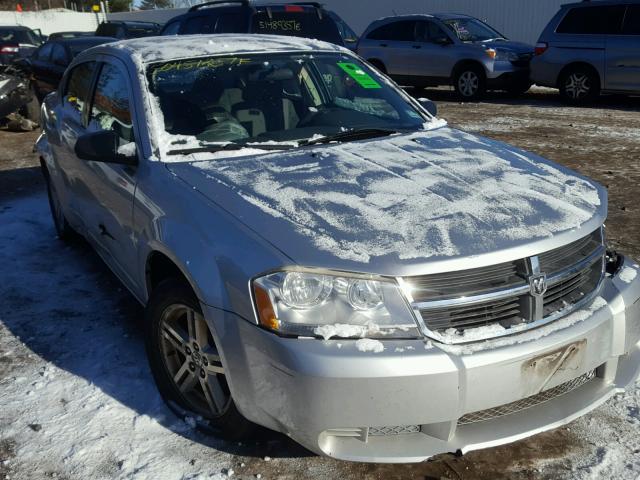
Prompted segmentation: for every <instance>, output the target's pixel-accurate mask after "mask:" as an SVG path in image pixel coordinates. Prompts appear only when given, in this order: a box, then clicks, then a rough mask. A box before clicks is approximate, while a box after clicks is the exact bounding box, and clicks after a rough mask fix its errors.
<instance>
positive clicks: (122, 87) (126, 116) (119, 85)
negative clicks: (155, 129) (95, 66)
mask: <svg viewBox="0 0 640 480" xmlns="http://www.w3.org/2000/svg"><path fill="white" fill-rule="evenodd" d="M89 127H90V128H91V129H92V130H94V131H97V130H113V131H115V132H116V133H117V134H118V137H119V138H120V145H121V146H122V145H125V144H128V143H131V142H133V141H134V138H133V124H132V120H131V110H130V105H129V89H128V86H127V78H126V76H125V74H124V72H123V71H122V70H121V69H120V68H118V67H116V66H115V65H112V64H109V63H105V64H103V65H102V69H101V71H100V75H99V77H98V83H97V85H96V90H95V93H94V95H93V101H92V102H91V116H90V119H89Z"/></svg>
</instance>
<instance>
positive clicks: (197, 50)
mask: <svg viewBox="0 0 640 480" xmlns="http://www.w3.org/2000/svg"><path fill="white" fill-rule="evenodd" d="M106 48H117V49H122V50H125V51H128V52H130V53H131V54H132V56H135V57H138V58H139V59H140V61H142V63H152V62H162V61H171V60H177V59H180V58H192V57H204V56H209V55H219V54H228V53H248V52H252V53H253V52H257V53H260V52H285V51H292V50H294V51H317V50H323V51H339V52H348V50H347V49H345V48H343V47H340V46H338V45H334V44H332V43H327V42H322V41H320V40H313V39H310V38H299V37H286V36H281V35H251V34H241V35H239V34H215V35H175V36H163V37H144V38H136V39H132V40H124V41H121V42H116V43H113V44H110V45H109V46H108V47H106Z"/></svg>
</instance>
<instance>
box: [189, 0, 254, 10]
mask: <svg viewBox="0 0 640 480" xmlns="http://www.w3.org/2000/svg"><path fill="white" fill-rule="evenodd" d="M229 3H237V4H239V5H242V6H243V7H248V6H249V0H212V1H210V2H204V3H200V4H199V5H194V6H193V7H191V8H190V9H189V11H190V12H195V11H196V10H200V9H201V8H206V7H213V6H215V5H223V4H229Z"/></svg>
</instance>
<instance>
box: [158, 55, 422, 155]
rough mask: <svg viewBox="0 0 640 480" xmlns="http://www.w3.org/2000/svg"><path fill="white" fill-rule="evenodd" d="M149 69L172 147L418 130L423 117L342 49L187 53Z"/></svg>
mask: <svg viewBox="0 0 640 480" xmlns="http://www.w3.org/2000/svg"><path fill="white" fill-rule="evenodd" d="M147 75H148V79H149V84H150V90H151V93H152V94H153V95H155V96H156V98H157V99H158V103H159V105H160V109H161V111H162V114H163V116H164V129H165V131H166V133H168V134H169V139H168V142H163V143H168V144H169V149H171V148H175V147H172V145H181V144H182V145H184V144H185V143H188V144H189V146H193V145H194V142H195V145H197V144H198V142H200V143H201V144H202V143H209V142H216V143H218V142H220V143H228V142H233V143H237V144H246V143H264V142H272V143H273V142H295V143H296V144H297V143H298V142H302V141H305V140H309V139H312V138H313V137H315V138H318V137H319V136H331V135H335V134H339V133H344V132H347V131H349V130H359V129H378V130H385V131H389V130H392V131H400V130H402V131H407V130H418V129H422V128H423V124H424V122H425V121H427V120H428V118H426V117H423V114H421V113H420V112H419V111H418V110H417V109H416V108H414V107H413V106H412V105H411V104H410V103H408V102H407V101H406V100H405V99H404V98H403V97H402V95H401V94H400V93H399V92H398V91H397V90H395V89H394V88H392V87H391V86H389V85H388V84H386V83H385V82H384V80H382V79H381V78H380V77H379V76H378V75H377V74H376V73H375V72H374V71H372V70H371V69H369V68H368V67H366V66H365V65H363V64H362V63H361V62H359V61H358V60H357V59H356V58H354V57H352V56H349V55H345V54H338V53H320V54H318V53H314V54H294V53H287V54H268V55H258V54H254V55H251V54H249V55H241V56H233V57H208V58H197V59H185V60H178V61H172V62H168V63H158V64H153V65H151V66H150V67H149V68H148V70H147ZM185 136H186V137H185Z"/></svg>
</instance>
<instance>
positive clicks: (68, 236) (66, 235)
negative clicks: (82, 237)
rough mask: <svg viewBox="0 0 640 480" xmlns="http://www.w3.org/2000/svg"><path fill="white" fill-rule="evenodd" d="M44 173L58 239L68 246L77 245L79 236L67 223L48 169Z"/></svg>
mask: <svg viewBox="0 0 640 480" xmlns="http://www.w3.org/2000/svg"><path fill="white" fill-rule="evenodd" d="M43 173H44V181H45V183H46V185H47V197H48V198H49V208H50V210H51V218H52V220H53V226H54V227H55V229H56V233H57V235H58V238H59V239H60V240H62V241H63V242H65V243H68V244H72V243H75V242H76V241H77V240H78V237H79V235H78V233H76V231H75V230H74V229H73V228H72V227H71V225H69V222H67V219H66V217H65V216H64V212H63V211H62V205H61V204H60V199H59V197H58V193H57V192H56V188H55V186H54V184H53V182H52V181H51V177H50V176H49V172H48V171H47V170H46V169H43Z"/></svg>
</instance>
